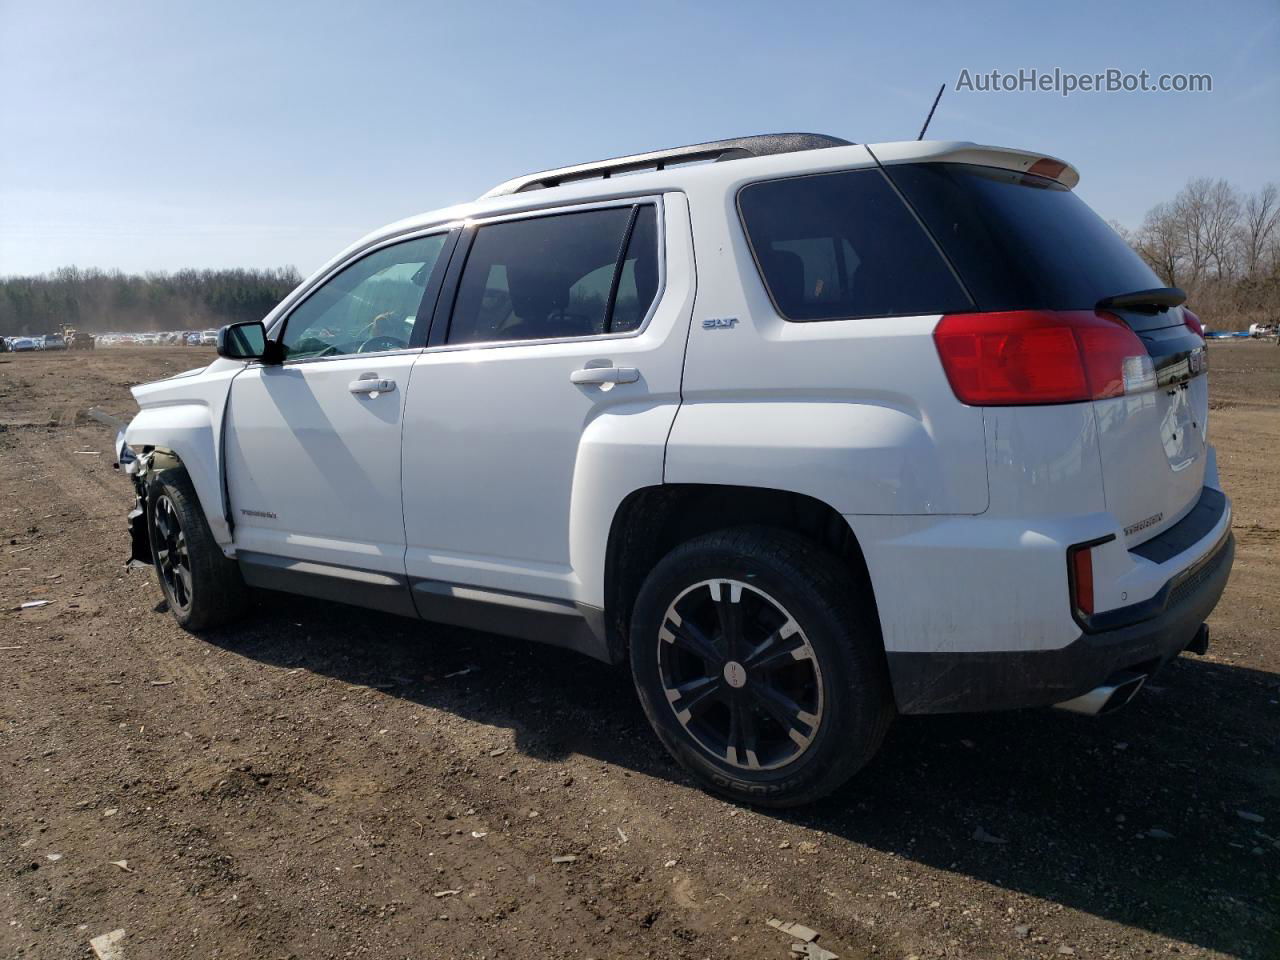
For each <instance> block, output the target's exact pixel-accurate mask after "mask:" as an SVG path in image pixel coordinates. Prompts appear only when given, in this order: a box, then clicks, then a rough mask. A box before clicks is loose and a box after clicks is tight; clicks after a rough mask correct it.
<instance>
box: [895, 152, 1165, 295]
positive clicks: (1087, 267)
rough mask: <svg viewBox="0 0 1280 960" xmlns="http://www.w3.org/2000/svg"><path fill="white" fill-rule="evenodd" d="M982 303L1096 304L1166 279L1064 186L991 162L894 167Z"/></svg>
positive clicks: (903, 188) (898, 181)
mask: <svg viewBox="0 0 1280 960" xmlns="http://www.w3.org/2000/svg"><path fill="white" fill-rule="evenodd" d="M887 170H888V172H889V176H890V177H892V179H893V182H894V183H895V184H896V185H897V186H898V188H899V189H900V190H901V191H902V192H903V194H904V195H905V196H906V198H907V199H908V200H909V201H910V203H911V205H912V206H913V207H914V208H915V210H916V212H917V213H919V214H920V217H921V219H923V220H924V222H925V223H926V224H928V226H929V229H930V231H932V233H933V235H934V237H935V238H936V239H937V241H938V243H939V245H941V247H942V249H943V250H944V251H945V252H946V254H947V256H948V257H949V258H950V259H951V262H952V264H954V265H955V267H956V270H957V271H959V273H960V276H961V277H962V278H963V279H964V282H965V285H966V286H967V287H968V288H969V292H970V293H971V294H972V295H973V298H974V299H975V300H976V301H977V306H978V308H979V309H981V310H1035V309H1043V310H1091V309H1093V307H1094V305H1095V304H1096V303H1097V302H1098V301H1099V300H1101V299H1102V298H1103V297H1109V296H1114V295H1116V294H1121V293H1132V292H1134V291H1137V290H1149V289H1152V288H1154V287H1163V286H1164V284H1163V283H1162V282H1161V281H1160V279H1159V278H1158V277H1157V276H1156V275H1155V274H1154V273H1153V272H1152V271H1151V268H1150V267H1148V266H1147V265H1146V263H1145V262H1143V260H1142V258H1141V257H1139V256H1138V255H1137V254H1136V253H1134V252H1133V250H1131V249H1130V248H1129V246H1128V244H1126V243H1125V242H1124V241H1123V240H1121V239H1120V237H1119V236H1117V235H1116V232H1115V231H1114V230H1112V229H1111V228H1110V227H1109V226H1107V224H1106V223H1105V222H1103V220H1102V218H1101V217H1099V216H1098V215H1097V214H1096V213H1094V212H1093V211H1092V210H1090V209H1089V206H1088V205H1087V204H1086V203H1085V202H1084V201H1083V200H1081V199H1080V198H1079V197H1077V196H1076V195H1075V194H1074V193H1072V192H1071V191H1070V190H1068V189H1067V188H1066V187H1064V186H1062V185H1061V184H1059V183H1057V182H1055V181H1053V180H1046V179H1044V178H1042V177H1032V176H1027V175H1025V174H1020V173H1015V172H1012V171H1008V170H998V169H995V168H993V167H979V166H973V165H970V164H961V163H915V164H902V165H895V166H890V167H888V168H887Z"/></svg>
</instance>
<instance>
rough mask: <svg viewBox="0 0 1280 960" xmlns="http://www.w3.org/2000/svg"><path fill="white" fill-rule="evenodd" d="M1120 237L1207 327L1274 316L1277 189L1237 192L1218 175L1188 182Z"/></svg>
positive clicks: (1278, 272)
mask: <svg viewBox="0 0 1280 960" xmlns="http://www.w3.org/2000/svg"><path fill="white" fill-rule="evenodd" d="M1112 226H1114V227H1115V228H1116V229H1117V230H1118V231H1119V232H1120V235H1121V236H1123V237H1124V238H1125V240H1127V241H1128V242H1129V244H1130V245H1131V246H1132V247H1133V248H1134V249H1135V250H1137V251H1138V253H1140V254H1141V255H1142V257H1143V259H1145V260H1146V261H1147V263H1149V264H1150V265H1151V269H1152V270H1154V271H1155V272H1156V274H1157V275H1158V276H1159V277H1160V279H1161V280H1163V281H1164V283H1165V284H1166V285H1167V286H1170V287H1181V288H1182V289H1184V290H1186V291H1187V294H1188V296H1189V300H1188V303H1189V305H1190V306H1191V307H1192V309H1194V310H1195V311H1196V312H1197V313H1198V314H1199V315H1200V319H1201V320H1203V321H1204V322H1205V324H1206V325H1207V326H1209V327H1210V328H1212V329H1214V330H1243V329H1246V328H1247V327H1248V326H1249V324H1251V323H1275V322H1276V320H1278V319H1280V190H1277V188H1276V185H1275V184H1274V183H1269V184H1267V185H1266V186H1264V187H1262V188H1261V189H1260V190H1258V191H1257V192H1256V193H1249V194H1246V193H1242V192H1241V191H1239V190H1237V189H1236V188H1235V187H1233V186H1232V185H1231V184H1229V183H1228V182H1227V181H1226V180H1212V179H1210V178H1208V177H1200V178H1197V179H1194V180H1191V181H1189V182H1188V183H1187V185H1186V186H1185V187H1183V188H1182V190H1181V191H1180V192H1179V193H1178V195H1177V196H1176V197H1174V198H1173V199H1172V200H1170V201H1168V202H1167V203H1160V204H1157V205H1156V206H1154V207H1152V208H1151V209H1150V210H1149V211H1147V215H1146V217H1145V218H1144V219H1143V221H1142V225H1141V226H1140V227H1138V229H1136V230H1126V229H1125V228H1124V227H1122V226H1120V225H1119V224H1115V223H1113V224H1112Z"/></svg>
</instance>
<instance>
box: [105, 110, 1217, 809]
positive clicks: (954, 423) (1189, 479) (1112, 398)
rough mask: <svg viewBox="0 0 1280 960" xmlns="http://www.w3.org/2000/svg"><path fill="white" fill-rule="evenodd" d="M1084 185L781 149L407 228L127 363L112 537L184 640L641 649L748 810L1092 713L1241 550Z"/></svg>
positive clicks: (625, 660)
mask: <svg viewBox="0 0 1280 960" xmlns="http://www.w3.org/2000/svg"><path fill="white" fill-rule="evenodd" d="M694 161H725V162H694ZM623 173H625V174H628V175H627V176H615V175H616V174H623ZM1078 180H1079V175H1078V174H1077V172H1076V170H1075V169H1074V168H1073V167H1071V166H1070V165H1069V164H1067V163H1064V162H1063V161H1060V160H1057V159H1054V158H1052V157H1046V156H1044V155H1042V154H1038V153H1034V152H1027V151H1022V150H1011V149H1006V148H1001V147H987V146H980V145H977V144H972V143H955V142H909V143H887V144H870V145H854V144H850V143H848V142H846V141H843V140H839V139H837V138H833V137H825V136H820V135H814V134H779V135H770V136H763V137H747V138H741V139H737V140H729V141H718V142H715V143H707V144H698V145H694V146H691V147H683V148H677V149H675V150H666V151H657V152H654V153H650V154H644V155H638V156H633V157H625V158H621V159H617V160H611V161H602V162H599V163H590V164H582V165H578V166H574V167H568V168H563V169H559V170H553V171H548V172H544V173H537V174H529V175H526V176H522V177H518V178H516V179H514V180H512V181H509V182H507V183H504V184H500V185H499V186H497V187H495V188H494V189H493V190H491V191H490V192H489V193H487V194H486V195H485V196H484V197H482V198H481V199H479V200H478V201H475V202H473V203H469V204H462V205H460V206H454V207H450V208H448V209H445V210H442V211H439V212H436V213H428V214H424V215H421V216H418V217H416V218H412V219H409V220H403V221H400V222H399V223H397V224H395V225H393V226H390V227H388V228H386V229H384V230H382V231H378V232H376V233H374V234H372V235H371V236H369V237H366V238H365V239H363V240H361V241H360V242H358V243H357V244H355V245H354V246H352V247H351V248H349V249H348V250H347V251H345V252H344V253H342V254H340V255H339V256H338V257H336V258H335V259H334V260H333V261H331V262H330V263H329V264H328V265H326V266H325V267H324V268H322V269H321V270H320V271H318V272H317V273H316V274H314V275H313V276H312V277H311V278H310V279H308V280H307V281H306V282H305V283H303V284H302V285H301V286H300V287H299V288H298V289H297V290H295V291H294V292H293V293H292V294H290V295H289V296H288V297H287V298H285V300H284V301H283V302H282V303H281V304H280V305H279V306H278V307H277V308H276V309H275V310H273V311H272V312H271V313H270V314H269V315H268V316H267V318H266V319H265V321H264V322H261V323H258V322H252V323H236V324H232V325H230V326H227V327H224V328H223V329H222V331H221V332H220V333H219V334H218V335H217V349H218V359H216V360H215V361H214V362H213V363H211V364H210V365H209V366H208V367H206V368H205V369H203V370H201V371H197V372H193V373H189V374H185V375H180V376H178V377H175V378H170V379H168V380H162V381H158V382H156V383H150V384H145V385H142V386H138V387H135V388H134V390H133V393H134V396H135V398H136V399H137V401H138V404H139V407H140V412H139V413H138V415H137V417H136V418H135V419H134V420H133V421H132V423H131V424H130V425H129V427H128V429H127V431H126V432H125V433H124V435H123V437H122V440H121V443H122V462H125V463H127V469H128V471H129V472H130V473H131V475H132V476H133V479H134V483H135V492H136V495H137V504H136V507H135V509H134V511H133V513H132V514H131V515H130V523H131V529H132V533H133V550H134V556H135V557H137V558H139V559H146V560H149V561H151V562H152V563H154V565H155V568H156V571H157V574H158V577H159V580H160V583H161V586H162V589H163V591H164V594H165V597H166V599H167V601H168V605H169V608H170V610H171V611H172V612H173V614H174V616H175V617H176V618H177V620H178V622H179V623H181V624H182V625H183V626H185V627H187V628H189V629H192V630H198V629H201V628H205V627H209V626H212V625H214V624H217V623H221V622H224V621H226V620H228V619H230V618H232V617H234V616H236V615H238V614H240V613H242V612H244V611H245V610H246V609H247V608H246V597H247V590H248V588H265V589H272V590H284V591H291V592H294V593H299V594H304V595H307V596H313V597H322V598H325V599H330V600H341V601H345V602H348V603H351V604H356V605H361V606H365V607H370V608H373V609H377V610H381V611H389V612H393V613H398V614H403V615H405V616H409V617H419V618H422V619H426V620H431V621H438V622H443V623H450V624H462V625H466V626H469V627H473V628H478V629H482V630H488V631H493V632H498V633H507V634H512V635H515V636H520V637H528V638H532V639H536V640H540V641H544V642H547V643H553V644H559V645H562V646H566V647H569V648H571V649H573V650H576V651H579V652H581V653H584V654H586V655H588V656H592V657H596V658H598V659H600V660H603V661H605V662H607V663H611V664H618V665H622V664H628V665H629V667H630V670H631V674H632V677H633V678H634V683H635V688H636V691H637V693H638V696H639V698H640V702H641V704H642V706H643V708H644V711H645V713H646V715H647V716H648V718H649V721H650V722H651V724H652V725H653V727H654V730H655V731H656V733H657V735H658V737H659V739H660V740H661V741H662V743H663V744H664V745H665V746H666V747H667V749H668V750H669V751H670V752H671V754H672V755H673V756H674V757H675V758H676V759H677V760H678V761H679V762H680V764H682V765H683V766H684V768H685V769H686V770H688V771H689V772H690V773H691V774H692V775H693V777H694V778H696V780H697V781H698V782H699V783H701V784H703V785H704V786H706V787H707V788H709V789H711V790H714V791H718V792H720V793H722V794H725V795H727V796H730V797H733V798H735V799H738V800H742V801H747V802H752V803H758V804H763V805H772V806H787V805H794V804H799V803H805V802H808V801H811V800H813V799H815V798H818V797H821V796H823V795H826V794H828V793H831V792H832V791H834V790H836V789H837V788H839V787H840V786H841V785H843V784H844V783H846V782H847V781H848V780H849V779H850V778H851V777H852V776H853V775H854V774H855V773H856V772H857V771H858V770H859V769H860V768H862V767H863V766H864V765H865V764H866V763H867V762H868V760H869V759H870V758H871V757H872V755H873V754H874V753H875V752H876V750H877V749H878V747H879V746H880V743H881V740H882V739H883V737H884V734H885V731H886V729H887V728H888V726H889V724H890V721H891V720H892V718H893V717H894V716H895V715H896V714H921V713H943V712H955V711H978V710H1003V709H1012V708H1020V707H1035V706H1049V705H1056V706H1061V707H1064V708H1066V709H1069V710H1074V711H1077V712H1081V713H1088V714H1096V713H1101V712H1105V711H1108V710H1111V709H1113V708H1115V707H1117V706H1119V705H1122V704H1123V703H1125V702H1127V701H1128V700H1129V699H1130V698H1131V697H1132V696H1133V695H1134V694H1135V693H1136V692H1137V691H1138V690H1139V688H1140V687H1141V686H1142V685H1143V683H1144V681H1145V680H1146V679H1147V678H1148V677H1149V676H1151V675H1152V674H1153V673H1154V672H1155V671H1156V670H1158V669H1159V668H1160V667H1161V666H1162V665H1164V664H1165V663H1167V662H1168V661H1170V660H1172V659H1173V658H1175V657H1177V656H1179V655H1180V654H1181V653H1182V652H1183V651H1184V650H1191V651H1193V652H1197V653H1203V652H1205V650H1206V649H1207V646H1208V631H1207V628H1206V627H1205V626H1204V621H1205V619H1206V617H1207V616H1208V615H1209V612H1210V611H1211V610H1212V609H1213V608H1214V606H1215V604H1216V603H1217V602H1218V598H1219V597H1220V595H1221V593H1222V590H1223V588H1224V586H1225V583H1226V580H1227V576H1228V574H1229V572H1230V569H1231V565H1232V558H1233V549H1234V547H1233V541H1232V537H1231V504H1230V501H1229V500H1228V499H1227V497H1226V496H1225V494H1224V493H1223V491H1222V489H1221V484H1220V481H1219V478H1218V470H1217V465H1216V459H1215V454H1214V450H1213V447H1212V446H1211V445H1210V444H1209V442H1208V435H1207V429H1208V428H1207V422H1208V392H1207V391H1208V388H1207V368H1206V363H1205V352H1204V340H1203V338H1202V336H1201V330H1200V324H1199V321H1198V319H1197V318H1196V316H1195V314H1194V313H1192V311H1191V310H1190V309H1188V308H1187V307H1186V306H1185V305H1184V300H1185V295H1184V294H1183V293H1182V291H1180V290H1176V289H1172V288H1165V287H1163V286H1162V285H1161V283H1160V281H1159V280H1158V279H1157V278H1156V276H1155V275H1154V274H1153V273H1152V272H1151V270H1150V269H1149V268H1148V267H1147V265H1146V264H1145V263H1144V262H1143V261H1142V259H1141V258H1139V257H1138V256H1137V255H1136V254H1135V253H1134V252H1133V251H1132V250H1130V249H1129V248H1128V247H1127V246H1126V245H1125V243H1124V242H1123V241H1122V240H1121V239H1120V238H1119V237H1118V236H1117V235H1116V234H1115V233H1114V232H1113V231H1112V230H1111V229H1110V228H1109V227H1108V226H1107V225H1106V224H1105V222H1103V221H1102V220H1101V219H1100V218H1099V217H1098V216H1097V215H1096V214H1094V213H1093V212H1092V211H1091V210H1090V209H1089V208H1088V206H1086V205H1085V203H1084V202H1083V201H1082V200H1081V199H1080V198H1079V197H1078V196H1077V195H1076V194H1075V193H1074V192H1073V188H1074V187H1075V185H1076V183H1077V182H1078ZM695 286H696V293H697V296H696V299H695V296H694V293H695ZM129 451H133V452H134V453H129ZM1193 708H1194V707H1193Z"/></svg>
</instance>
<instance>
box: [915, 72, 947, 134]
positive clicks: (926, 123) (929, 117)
mask: <svg viewBox="0 0 1280 960" xmlns="http://www.w3.org/2000/svg"><path fill="white" fill-rule="evenodd" d="M945 89H947V85H946V84H945V83H944V84H943V85H942V86H940V87H939V88H938V95H937V96H936V97H934V98H933V106H932V107H930V108H929V115H928V116H927V117H925V118H924V126H923V127H921V128H920V136H918V137H916V139H917V140H923V139H924V132H925V131H926V130H928V129H929V121H930V120H932V119H933V111H935V110H937V109H938V101H939V100H941V99H942V91H943V90H945Z"/></svg>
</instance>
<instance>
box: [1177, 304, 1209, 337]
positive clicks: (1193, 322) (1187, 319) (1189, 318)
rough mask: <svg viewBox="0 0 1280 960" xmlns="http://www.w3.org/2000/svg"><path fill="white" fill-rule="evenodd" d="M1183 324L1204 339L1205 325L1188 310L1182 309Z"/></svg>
mask: <svg viewBox="0 0 1280 960" xmlns="http://www.w3.org/2000/svg"><path fill="white" fill-rule="evenodd" d="M1182 322H1183V323H1185V324H1186V325H1187V329H1188V330H1190V331H1191V332H1192V333H1194V334H1195V335H1196V336H1197V337H1199V338H1200V339H1201V340H1203V339H1204V324H1203V323H1201V322H1200V318H1199V317H1197V316H1196V315H1195V314H1194V313H1192V312H1191V311H1190V310H1188V309H1187V308H1186V307H1183V308H1182Z"/></svg>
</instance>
